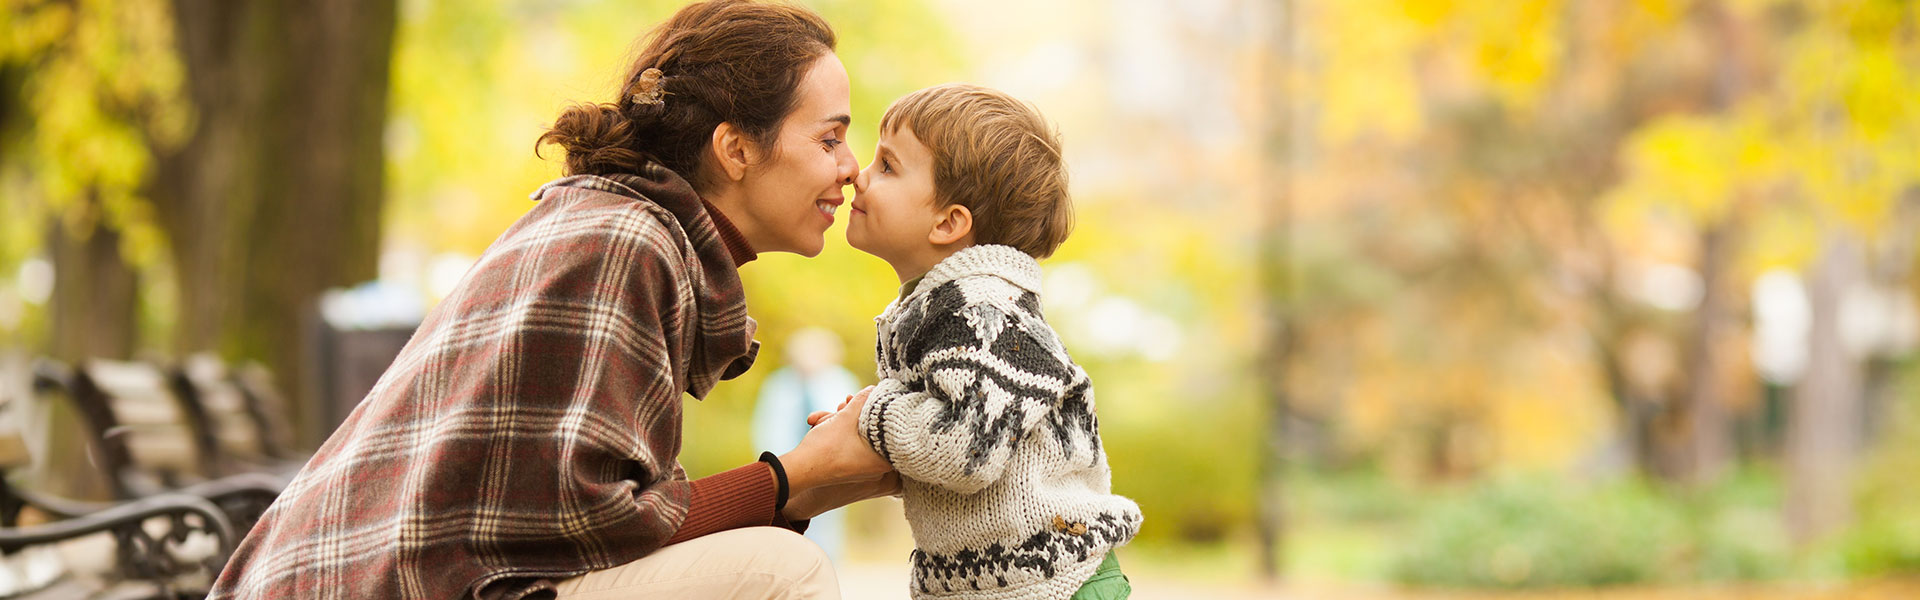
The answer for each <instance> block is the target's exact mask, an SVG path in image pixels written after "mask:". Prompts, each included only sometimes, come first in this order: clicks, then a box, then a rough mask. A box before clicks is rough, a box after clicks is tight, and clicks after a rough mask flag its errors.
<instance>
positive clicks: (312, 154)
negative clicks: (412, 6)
mask: <svg viewBox="0 0 1920 600" xmlns="http://www.w3.org/2000/svg"><path fill="white" fill-rule="evenodd" d="M174 9H175V15H176V25H177V29H178V31H177V38H178V39H179V40H180V50H181V55H182V58H183V62H184V63H185V65H186V71H187V80H188V81H187V87H188V89H189V94H190V96H191V99H192V101H193V104H194V107H195V109H196V112H197V113H198V116H199V121H198V127H199V128H198V129H197V130H196V131H195V132H194V135H193V137H192V139H191V140H190V141H189V142H188V144H186V146H185V147H184V148H183V149H182V150H181V151H180V152H178V153H175V154H171V155H167V156H162V157H161V160H160V161H159V162H160V165H161V173H160V176H159V177H160V181H158V182H156V186H155V187H156V193H155V197H156V202H158V203H159V204H160V206H161V210H160V211H159V212H160V214H162V215H164V217H163V221H164V223H163V226H164V227H166V229H167V232H168V234H169V238H170V239H171V240H172V241H173V245H174V247H173V258H174V261H175V264H176V267H177V271H178V273H179V281H180V289H181V302H180V314H179V324H180V331H181V335H180V338H179V343H178V348H177V349H178V350H179V351H181V352H194V351H202V350H219V351H222V353H223V354H226V355H228V356H230V357H240V358H245V359H257V360H260V361H262V362H264V363H266V364H267V365H268V366H269V367H270V368H272V369H273V371H274V373H275V375H276V378H277V382H278V384H279V385H280V386H281V388H282V389H283V390H285V391H286V392H287V393H288V397H289V398H291V399H292V402H293V404H294V406H293V407H290V408H292V409H293V410H292V411H291V412H292V414H291V415H290V417H291V418H292V419H293V420H294V421H295V423H294V424H295V427H296V430H297V431H299V432H301V434H300V436H299V437H300V439H299V440H298V443H300V444H301V445H304V446H313V445H315V444H316V443H317V442H318V441H319V439H318V438H319V436H324V435H325V432H317V431H312V430H311V428H309V427H307V424H306V423H302V422H301V421H302V418H301V416H302V415H304V414H307V412H308V411H306V410H303V409H302V408H303V407H305V405H306V404H307V403H309V402H313V401H315V399H314V398H313V394H312V393H311V390H312V389H313V387H314V382H313V381H312V380H311V373H310V371H311V369H310V368H309V367H308V363H309V362H310V359H309V357H307V356H305V355H304V349H305V348H307V347H309V344H308V342H307V340H306V327H305V326H306V324H307V323H308V322H309V319H310V318H311V315H312V314H313V313H314V307H315V302H316V300H317V298H318V296H319V294H320V292H321V291H323V290H325V289H327V288H330V287H335V286H341V285H348V284H353V283H357V282H360V281H364V280H366V279H370V278H372V277H373V276H374V275H375V267H376V265H377V260H378V250H379V216H380V203H381V196H382V186H383V171H384V168H385V159H384V154H383V152H382V145H381V138H382V133H383V131H384V128H385V124H386V112H387V89H388V80H389V77H388V71H389V64H390V62H391V60H390V59H391V55H392V47H393V30H394V27H395V19H396V8H395V4H394V0H341V1H336V2H308V3H258V2H236V1H231V0H175V2H174Z"/></svg>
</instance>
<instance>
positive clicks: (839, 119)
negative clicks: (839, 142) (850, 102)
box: [820, 115, 853, 127]
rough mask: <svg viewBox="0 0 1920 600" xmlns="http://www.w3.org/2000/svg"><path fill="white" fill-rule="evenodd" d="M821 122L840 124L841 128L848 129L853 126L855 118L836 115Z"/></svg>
mask: <svg viewBox="0 0 1920 600" xmlns="http://www.w3.org/2000/svg"><path fill="white" fill-rule="evenodd" d="M820 122H822V123H839V124H840V126H841V127H847V126H851V125H853V117H852V116H849V115H834V116H831V117H827V118H825V119H821V120H820Z"/></svg>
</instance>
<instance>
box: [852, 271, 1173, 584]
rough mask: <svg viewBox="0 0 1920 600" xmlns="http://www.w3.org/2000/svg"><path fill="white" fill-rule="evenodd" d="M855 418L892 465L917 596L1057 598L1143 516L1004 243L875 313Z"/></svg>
mask: <svg viewBox="0 0 1920 600" xmlns="http://www.w3.org/2000/svg"><path fill="white" fill-rule="evenodd" d="M875 322H876V323H877V325H878V329H879V340H878V343H877V344H876V346H877V347H876V352H877V357H876V360H875V361H874V362H875V364H877V365H879V377H880V382H879V383H878V384H876V385H875V386H874V389H873V392H872V393H871V394H870V395H869V396H868V399H867V404H866V406H865V407H864V408H863V409H862V410H861V413H860V430H861V431H862V432H863V433H864V434H865V436H866V438H867V442H868V443H869V444H871V445H872V446H873V449H874V451H875V452H878V453H879V454H880V455H881V456H882V457H884V458H886V459H887V461H888V462H890V463H892V464H893V466H894V468H895V469H896V470H898V471H899V472H900V475H901V488H902V490H901V495H902V497H903V498H904V499H905V505H906V514H907V522H908V524H909V525H910V526H911V527H912V529H913V538H914V544H915V546H916V547H917V548H916V549H915V550H914V551H913V555H912V562H913V565H912V568H913V576H912V583H911V587H912V593H913V597H914V598H964V599H970V600H971V599H978V600H988V599H996V600H997V599H1005V598H1067V597H1070V596H1072V595H1073V593H1074V591H1075V590H1077V589H1079V587H1080V585H1081V584H1082V583H1084V582H1086V580H1087V578H1088V577H1090V576H1092V575H1093V572H1094V571H1095V569H1097V568H1098V567H1099V566H1100V561H1101V559H1102V558H1104V557H1105V555H1106V553H1107V551H1109V550H1111V549H1113V548H1115V547H1118V546H1121V545H1124V544H1126V543H1127V542H1128V541H1131V540H1132V539H1133V536H1134V534H1136V533H1138V532H1139V530H1140V523H1141V514H1140V507H1139V506H1138V505H1135V504H1134V503H1133V501H1131V500H1128V499H1126V498H1124V497H1121V496H1116V495H1113V494H1112V493H1111V481H1110V480H1111V478H1112V472H1111V471H1110V470H1109V469H1108V467H1107V456H1106V452H1104V451H1103V450H1102V449H1101V447H1100V432H1099V423H1098V419H1097V418H1096V417H1095V415H1094V403H1093V386H1092V384H1091V383H1090V382H1089V381H1088V379H1087V373H1086V371H1084V370H1082V369H1081V368H1080V367H1079V366H1078V365H1075V364H1074V363H1073V361H1072V360H1071V359H1070V358H1069V357H1068V356H1067V353H1066V350H1065V349H1064V348H1063V347H1062V345H1061V343H1060V340H1059V338H1058V337H1057V336H1056V335H1055V334H1054V332H1053V330H1052V328H1050V327H1049V326H1048V325H1047V322H1046V320H1045V319H1044V318H1043V317H1042V315H1041V311H1040V264H1039V263H1038V262H1035V261H1034V259H1033V258H1032V257H1029V256H1027V255H1026V254H1025V253H1022V252H1020V251H1019V250H1015V249H1013V248H1010V247H1007V246H997V245H986V246H975V247H972V248H968V249H965V250H962V251H960V252H957V253H955V254H953V255H952V256H949V257H947V259H946V260H943V261H941V262H940V264H938V265H935V266H934V268H933V270H931V271H929V272H928V273H927V275H926V276H925V278H924V279H922V280H921V281H920V283H919V285H918V286H915V287H914V288H913V290H912V291H910V292H908V293H907V294H906V295H905V296H904V297H902V298H899V299H896V300H894V301H893V302H892V303H891V304H889V305H888V306H887V308H886V310H885V311H884V312H883V313H881V315H880V316H879V317H878V318H876V319H875Z"/></svg>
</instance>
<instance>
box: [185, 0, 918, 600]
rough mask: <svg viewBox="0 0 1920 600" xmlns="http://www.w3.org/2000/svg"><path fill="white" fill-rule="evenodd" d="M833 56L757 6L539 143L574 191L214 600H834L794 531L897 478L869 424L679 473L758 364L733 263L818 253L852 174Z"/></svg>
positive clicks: (479, 282)
mask: <svg viewBox="0 0 1920 600" xmlns="http://www.w3.org/2000/svg"><path fill="white" fill-rule="evenodd" d="M833 48H834V35H833V32H832V30H831V28H830V27H828V25H827V24H826V22H825V21H823V20H822V19H820V17H819V16H818V15H815V14H813V13H811V12H809V11H807V10H805V9H801V8H793V7H788V6H782V5H769V4H758V3H753V2H747V1H739V0H717V1H714V2H706V3H700V4H695V5H691V6H688V7H686V8H684V9H682V10H680V11H679V12H678V13H676V14H675V15H674V16H673V17H672V19H670V20H669V21H668V22H667V23H665V24H663V25H662V26H661V27H660V28H659V29H657V30H656V31H654V32H653V33H652V34H651V36H650V38H649V40H648V43H647V44H646V46H645V49H644V50H643V51H642V52H641V54H640V56H639V57H638V58H637V59H636V61H635V62H634V64H633V66H632V68H631V69H630V71H629V73H628V76H627V79H626V87H625V89H624V90H623V92H622V94H621V96H620V98H619V99H618V100H616V101H615V102H613V103H610V104H599V105H587V106H576V107H574V108H571V109H569V110H567V111H566V113H565V114H563V115H561V117H560V118H559V119H558V120H557V121H556V122H555V123H554V125H553V128H552V129H551V130H550V131H549V132H547V134H546V135H544V136H542V137H541V142H542V143H556V144H559V145H561V146H562V147H563V148H565V150H566V154H567V156H566V164H567V171H568V172H569V174H571V175H572V176H571V177H567V178H563V179H560V180H556V181H554V182H552V183H549V184H547V185H546V186H545V187H542V188H541V189H540V190H539V191H538V192H536V193H535V194H534V198H535V199H536V200H537V201H538V203H537V204H536V205H535V206H534V208H533V209H532V210H530V211H529V212H528V213H527V214H526V215H525V216H524V217H522V218H521V219H520V220H519V221H518V222H516V223H515V224H514V225H513V227H511V228H510V229H508V230H507V232H506V233H504V234H502V235H501V236H500V239H498V240H496V241H495V242H494V244H493V246H492V247H490V248H489V249H488V250H487V252H486V253H485V254H484V255H483V256H482V257H481V258H480V260H479V261H478V262H477V263H476V264H475V265H474V267H473V269H472V270H471V271H470V272H469V273H468V274H467V276H466V279H465V280H464V281H462V282H461V284H460V286H459V287H458V288H457V289H456V291H454V292H453V293H452V294H451V295H449V296H448V297H447V299H446V300H445V301H444V302H442V303H441V305H440V306H439V307H438V308H436V309H435V310H434V311H433V313H432V314H430V315H428V317H427V318H426V320H425V322H423V323H422V324H421V327H420V329H419V331H418V332H417V333H415V334H414V337H413V339H412V341H410V342H409V343H408V344H407V347H406V348H405V349H404V350H402V351H401V353H400V356H399V357H398V358H396V359H395V360H394V364H393V365H392V366H391V367H390V368H389V369H388V370H387V372H386V374H385V375H383V376H382V377H381V380H380V382H379V383H378V384H377V385H376V386H375V387H374V389H373V391H372V392H370V393H369V394H368V395H367V398H366V399H365V400H364V401H362V402H361V403H360V405H359V406H358V407H357V408H356V409H355V410H354V412H353V414H352V415H350V416H349V417H348V418H347V420H346V422H345V423H344V424H342V425H341V427H340V429H339V430H337V431H336V432H334V434H333V436H332V437H331V438H329V439H328V440H327V442H326V443H325V444H324V445H322V446H321V448H320V449H319V451H317V452H316V453H315V454H314V456H313V458H312V459H311V460H310V461H309V462H308V463H307V465H306V467H305V468H304V469H302V470H301V472H300V474H299V475H298V476H296V477H295V479H294V480H293V482H291V483H290V484H289V485H288V486H287V489H286V491H285V492H284V493H283V494H282V495H281V496H280V498H279V500H278V501H276V502H275V503H274V505H273V507H272V508H271V509H269V510H268V511H267V513H266V515H265V516H264V517H262V518H261V520H260V522H259V524H258V525H257V526H255V527H254V529H253V530H252V531H251V532H250V533H249V534H248V536H247V538H246V539H245V540H244V541H243V542H242V543H241V545H240V548H239V549H238V550H237V551H236V552H235V554H234V556H233V558H232V559H231V560H230V561H229V562H228V564H227V568H226V570H225V571H224V572H222V573H221V575H220V579H219V581H218V582H217V584H216V586H215V588H214V592H213V594H212V596H213V597H215V598H226V597H244V598H283V597H300V598H319V597H327V598H331V597H340V598H380V597H409V598H413V597H428V598H433V597H437V598H450V597H456V596H460V597H468V596H471V597H477V598H488V599H492V598H526V597H552V596H555V595H558V596H561V597H581V598H586V597H594V598H613V597H636V596H640V595H644V596H647V597H700V598H706V597H773V596H774V595H776V594H789V595H798V596H800V597H837V596H838V589H837V588H838V583H837V581H836V580H835V578H834V574H833V570H832V567H831V565H829V564H826V562H825V559H824V557H823V556H822V554H821V552H820V550H819V548H818V547H817V546H813V545H812V544H811V543H810V542H807V541H806V540H805V539H804V538H802V537H801V536H800V535H799V534H797V533H795V532H794V530H799V529H804V527H805V522H806V520H807V519H808V518H811V517H812V516H814V515H817V514H819V513H821V512H825V511H826V510H829V509H832V508H835V507H838V506H842V505H845V504H847V503H850V502H854V501H858V500H862V499H866V498H871V497H876V496H879V495H885V494H890V493H893V492H894V491H896V490H897V489H898V485H899V483H898V478H897V476H896V475H893V474H892V473H891V472H890V470H889V468H888V467H887V465H886V463H885V462H884V461H882V460H880V458H879V457H878V456H876V455H874V454H873V452H872V451H871V450H869V449H868V448H867V447H866V445H865V444H864V442H862V441H861V440H860V438H859V437H858V435H857V434H856V433H855V432H854V430H853V426H854V423H853V422H852V419H851V418H846V419H842V418H838V417H836V418H832V419H828V420H827V421H825V422H822V423H820V424H819V426H818V427H816V428H815V429H813V430H812V431H811V432H809V433H808V434H807V436H806V437H805V438H804V439H803V440H802V442H801V444H800V446H799V447H797V448H795V449H794V450H793V451H791V452H789V453H787V454H784V455H780V456H777V457H776V456H773V455H771V454H763V455H762V459H761V460H760V461H756V462H753V463H750V464H748V465H746V466H742V467H739V468H736V469H733V470H731V471H727V472H724V473H720V474H717V475H713V476H710V477H706V478H702V479H699V480H697V481H691V482H689V481H688V480H687V478H686V475H685V473H684V471H682V469H681V468H680V465H679V463H678V460H677V456H678V454H679V450H680V442H681V431H680V427H681V412H680V402H681V394H682V393H686V394H691V395H693V396H694V397H696V398H701V397H705V395H706V394H707V392H708V391H709V390H711V389H712V387H713V385H714V384H715V383H716V382H718V381H719V380H723V379H728V378H731V377H734V376H736V375H739V374H740V373H741V372H743V371H745V370H746V369H747V368H748V367H749V366H750V365H751V364H752V362H753V359H754V356H755V353H756V351H757V349H758V345H757V343H756V342H754V341H753V331H754V322H753V321H752V320H751V319H749V318H747V314H746V304H745V301H744V297H743V295H742V292H741V289H740V278H739V274H738V272H737V269H738V268H739V266H740V264H742V263H745V262H747V261H750V260H753V258H754V256H755V254H756V253H759V252H793V253H797V254H801V255H805V256H813V255H816V254H818V253H819V252H820V249H821V246H822V244H823V242H824V239H823V236H824V233H825V231H826V229H827V227H828V226H829V225H831V224H832V222H833V216H834V209H835V208H836V207H838V206H839V205H840V204H841V203H842V202H843V200H844V199H843V197H842V195H841V194H842V192H841V190H842V188H843V187H844V186H846V185H849V184H850V183H851V181H852V179H853V177H854V175H855V173H857V172H858V170H859V167H858V165H857V164H855V161H854V159H853V156H852V154H851V153H850V152H849V151H848V150H847V148H846V146H845V145H844V144H842V143H841V142H842V139H843V137H844V135H845V133H846V128H847V123H848V121H849V114H848V106H849V99H848V84H847V75H846V71H845V69H844V68H843V67H842V66H841V64H840V61H839V59H838V58H837V57H835V56H834V53H833ZM862 400H863V399H856V400H854V402H856V403H858V402H860V401H862ZM846 414H853V415H858V414H859V410H858V409H857V406H856V407H855V410H853V411H851V412H849V413H846Z"/></svg>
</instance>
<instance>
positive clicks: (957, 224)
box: [927, 204, 973, 246]
mask: <svg viewBox="0 0 1920 600" xmlns="http://www.w3.org/2000/svg"><path fill="white" fill-rule="evenodd" d="M972 239H973V211H970V210H967V207H965V206H961V205H958V204H948V205H947V206H946V208H942V209H940V217H939V219H938V220H936V221H934V222H933V231H932V232H931V233H928V234H927V241H929V242H933V245H935V246H945V245H948V244H952V243H954V242H960V241H970V240H972Z"/></svg>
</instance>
